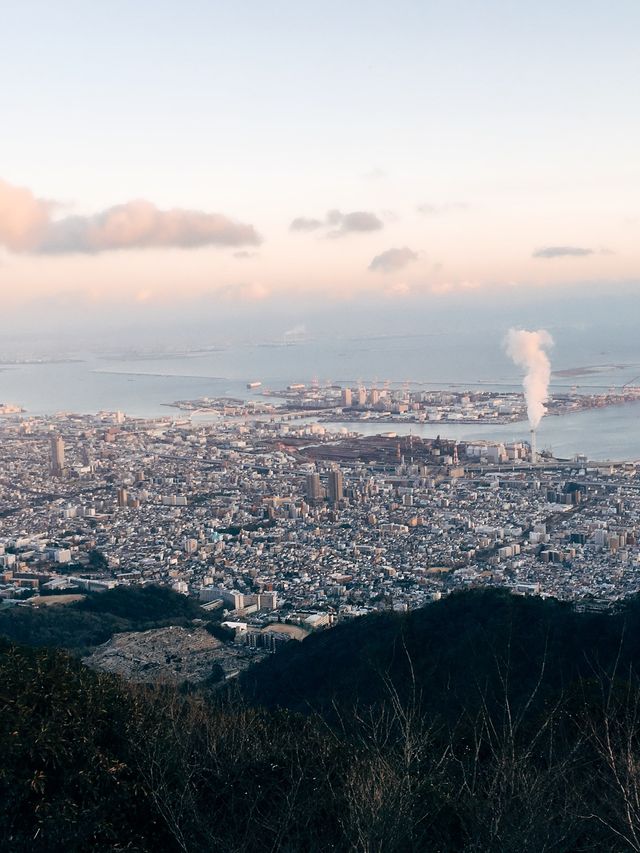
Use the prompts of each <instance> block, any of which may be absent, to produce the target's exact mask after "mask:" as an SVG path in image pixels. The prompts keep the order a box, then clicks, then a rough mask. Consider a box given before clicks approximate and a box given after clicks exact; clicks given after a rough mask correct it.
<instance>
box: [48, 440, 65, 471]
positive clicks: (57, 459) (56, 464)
mask: <svg viewBox="0 0 640 853" xmlns="http://www.w3.org/2000/svg"><path fill="white" fill-rule="evenodd" d="M51 473H52V474H53V476H54V477H60V476H61V475H62V474H64V441H63V440H62V437H61V436H59V435H52V436H51Z"/></svg>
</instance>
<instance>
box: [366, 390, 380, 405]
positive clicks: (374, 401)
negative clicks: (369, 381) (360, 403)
mask: <svg viewBox="0 0 640 853" xmlns="http://www.w3.org/2000/svg"><path fill="white" fill-rule="evenodd" d="M369 402H370V403H371V405H372V406H377V405H378V403H379V402H380V392H379V391H378V389H377V388H372V389H371V391H370V392H369Z"/></svg>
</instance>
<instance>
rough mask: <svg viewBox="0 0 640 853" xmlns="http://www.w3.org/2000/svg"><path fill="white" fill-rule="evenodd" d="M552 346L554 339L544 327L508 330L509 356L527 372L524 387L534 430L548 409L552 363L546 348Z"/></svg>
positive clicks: (528, 415) (506, 347) (507, 345)
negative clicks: (531, 329)
mask: <svg viewBox="0 0 640 853" xmlns="http://www.w3.org/2000/svg"><path fill="white" fill-rule="evenodd" d="M552 346H553V338H552V337H551V335H550V334H549V332H547V331H545V330H544V329H538V331H537V332H528V331H526V330H524V329H509V332H508V333H507V337H506V340H505V349H506V351H507V355H508V356H509V358H511V360H512V361H513V362H514V363H515V364H517V365H518V367H521V368H522V369H523V370H524V371H525V377H524V379H523V380H522V386H523V388H524V398H525V400H526V403H527V417H528V418H529V423H530V425H531V429H537V428H538V425H539V423H540V421H541V420H542V418H543V416H544V414H545V413H546V411H547V407H546V406H545V403H546V402H547V400H548V399H549V380H550V379H551V363H550V362H549V357H548V356H547V353H546V352H545V350H546V349H548V348H549V347H552Z"/></svg>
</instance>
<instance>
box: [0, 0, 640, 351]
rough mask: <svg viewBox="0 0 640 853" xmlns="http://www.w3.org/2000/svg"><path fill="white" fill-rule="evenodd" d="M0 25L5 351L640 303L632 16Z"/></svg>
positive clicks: (543, 2)
mask: <svg viewBox="0 0 640 853" xmlns="http://www.w3.org/2000/svg"><path fill="white" fill-rule="evenodd" d="M0 25H1V26H0V30H1V31H2V33H3V37H2V50H1V51H0V79H2V81H3V83H2V86H1V87H0V116H1V121H2V128H3V129H2V133H0V310H1V311H2V312H3V315H4V317H5V322H6V321H7V320H9V321H10V323H9V325H10V329H11V330H12V333H14V332H15V333H16V334H17V332H18V331H19V330H21V329H25V330H28V329H31V330H34V329H41V328H45V327H52V326H55V327H59V328H60V329H62V330H63V331H64V330H68V332H69V334H71V333H72V331H73V330H75V329H78V328H83V327H84V328H85V329H86V327H87V326H89V327H92V328H96V329H98V330H99V329H101V328H103V327H104V328H107V327H109V328H111V329H113V328H116V327H118V325H121V326H122V328H129V326H130V327H131V328H134V327H144V328H146V329H147V330H153V329H156V330H157V334H160V330H163V332H162V333H163V334H164V333H168V334H170V333H171V328H172V323H173V324H179V323H183V324H187V325H188V324H189V323H196V322H197V323H199V324H200V325H204V326H206V325H207V322H208V321H209V320H210V321H211V328H212V329H214V328H215V329H216V334H222V333H223V332H225V333H227V334H232V333H233V332H234V330H235V332H237V333H238V334H240V333H242V334H254V335H258V334H259V333H260V332H261V330H264V329H267V328H268V329H273V330H277V329H280V328H281V330H285V329H288V328H289V327H291V326H293V327H295V326H296V324H298V325H300V326H301V327H304V328H313V322H314V317H319V316H323V317H324V318H325V319H324V323H325V326H327V325H330V322H331V321H330V318H331V317H334V318H339V322H346V320H345V318H354V321H355V320H357V318H359V317H360V318H362V317H368V318H371V317H372V315H375V318H376V322H377V323H378V325H380V324H384V322H385V319H386V318H392V317H395V318H401V317H402V316H403V315H404V316H405V318H406V316H407V314H408V313H409V314H411V315H414V316H415V315H416V312H417V313H418V314H419V313H420V312H424V314H425V316H426V315H434V314H437V313H438V312H441V311H443V310H445V309H446V310H447V311H452V310H455V311H465V310H466V311H477V310H478V308H479V307H482V309H483V310H491V311H501V310H503V309H504V305H505V303H507V304H509V305H513V306H514V310H515V308H516V307H519V306H521V305H525V304H526V305H529V306H535V305H537V304H538V302H539V301H540V299H545V300H546V299H548V300H551V301H554V300H555V302H556V303H559V302H562V304H565V303H566V301H567V300H576V301H577V302H578V301H579V302H580V304H581V305H582V306H583V308H584V306H585V305H586V306H587V307H586V308H584V310H585V311H587V313H588V312H591V314H592V316H597V314H598V311H599V310H600V306H605V305H606V306H608V308H610V307H611V300H612V299H615V298H617V297H620V299H621V300H622V302H623V303H624V304H625V305H629V306H633V305H634V304H635V303H634V300H635V297H636V294H637V287H639V286H640V239H639V238H640V192H639V190H640V158H639V156H638V151H639V150H640V111H639V110H638V103H637V81H638V79H640V51H638V49H637V34H638V32H639V30H640V5H639V4H638V3H637V0H609V2H599V0H581V2H574V0H565V2H562V3H558V2H548V0H537V2H536V3H529V2H515V0H509V2H507V0H485V2H483V3H478V2H477V0H441V2H435V0H420V1H419V2H412V0H394V2H393V3H391V2H378V0H366V2H361V0H350V2H348V3H345V2H332V0H325V2H322V3H320V2H316V0H305V2H299V0H298V2H290V1H289V0H271V2H268V3H267V2H265V1H264V0H235V2H216V1H215V0H208V2H204V1H203V2H199V0H180V2H173V0H164V1H163V0H153V2H149V0H137V2H135V3H131V2H129V1H128V0H127V2H123V0H110V2H109V3H86V2H76V0H59V2H57V3H51V2H50V0H47V2H34V0H21V2H20V3H5V4H3V5H2V7H1V8H0ZM443 306H444V307H443ZM525 319H526V318H525ZM336 322H338V320H336ZM394 322H396V321H394ZM397 324H398V325H399V327H400V326H401V320H397Z"/></svg>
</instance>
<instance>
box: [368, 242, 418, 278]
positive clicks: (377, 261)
mask: <svg viewBox="0 0 640 853" xmlns="http://www.w3.org/2000/svg"><path fill="white" fill-rule="evenodd" d="M417 260H418V255H417V253H416V252H414V251H413V250H412V249H409V248H408V247H407V246H404V247H403V248H402V249H387V251H386V252H382V253H381V254H380V255H376V256H375V258H374V259H373V260H372V261H371V263H370V264H369V269H370V270H371V271H372V272H382V273H390V272H397V271H398V270H401V269H404V267H406V266H407V264H410V263H412V262H413V261H417Z"/></svg>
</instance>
